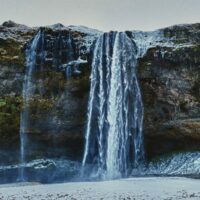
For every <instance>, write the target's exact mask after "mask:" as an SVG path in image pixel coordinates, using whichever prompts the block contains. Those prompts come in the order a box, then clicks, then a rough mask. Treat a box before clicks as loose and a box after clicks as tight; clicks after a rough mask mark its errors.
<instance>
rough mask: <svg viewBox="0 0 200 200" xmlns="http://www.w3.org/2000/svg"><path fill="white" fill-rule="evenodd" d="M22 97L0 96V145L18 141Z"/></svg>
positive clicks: (12, 143) (14, 143)
mask: <svg viewBox="0 0 200 200" xmlns="http://www.w3.org/2000/svg"><path fill="white" fill-rule="evenodd" d="M21 107H22V98H21V97H20V96H17V97H10V96H5V97H0V127H1V128H0V137H1V140H0V143H1V146H9V145H16V144H18V143H19V134H18V133H19V127H20V112H21Z"/></svg>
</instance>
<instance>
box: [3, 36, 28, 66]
mask: <svg viewBox="0 0 200 200" xmlns="http://www.w3.org/2000/svg"><path fill="white" fill-rule="evenodd" d="M24 62H25V53H24V52H23V45H22V44H21V43H20V42H18V41H16V40H13V39H6V40H4V39H0V63H2V64H5V63H6V64H17V65H21V66H23V65H24Z"/></svg>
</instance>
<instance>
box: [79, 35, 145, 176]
mask: <svg viewBox="0 0 200 200" xmlns="http://www.w3.org/2000/svg"><path fill="white" fill-rule="evenodd" d="M137 55H138V53H137V47H136V44H135V43H134V42H133V41H132V40H131V39H130V38H129V37H128V36H127V35H126V33H123V32H110V33H104V34H103V35H102V36H100V37H99V39H98V40H97V42H96V45H95V49H94V55H93V56H94V57H93V63H92V72H91V86H90V95H89V104H88V121H87V128H86V144H85V152H84V157H83V161H82V165H83V167H84V168H85V166H86V165H87V164H92V165H96V166H97V169H96V168H95V172H94V174H92V175H94V176H97V177H100V178H105V179H112V178H120V177H124V176H127V175H128V174H130V173H131V171H132V169H133V168H139V166H140V165H141V164H142V163H143V162H144V145H143V130H142V128H143V104H142V97H141V93H140V88H139V83H138V80H137V75H136V72H137V70H136V65H137Z"/></svg>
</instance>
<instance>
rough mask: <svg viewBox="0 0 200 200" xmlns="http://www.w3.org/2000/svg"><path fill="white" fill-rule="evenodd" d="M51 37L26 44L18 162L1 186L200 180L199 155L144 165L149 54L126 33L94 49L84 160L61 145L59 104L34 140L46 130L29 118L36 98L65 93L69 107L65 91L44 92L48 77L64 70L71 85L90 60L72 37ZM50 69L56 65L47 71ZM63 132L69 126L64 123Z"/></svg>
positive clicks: (1, 176) (0, 178)
mask: <svg viewBox="0 0 200 200" xmlns="http://www.w3.org/2000/svg"><path fill="white" fill-rule="evenodd" d="M48 38H49V37H48V35H46V33H45V31H44V30H43V29H40V30H39V31H38V32H37V34H36V35H35V36H34V38H33V39H32V40H31V41H30V43H29V44H28V46H27V51H26V60H27V63H26V66H27V68H26V74H25V78H24V84H23V93H22V94H23V99H24V108H23V109H22V112H21V120H20V153H19V154H20V156H19V163H17V164H10V165H4V166H0V183H11V182H17V181H20V182H26V181H30V182H41V183H55V182H65V181H84V180H88V181H90V180H110V179H117V178H123V177H129V176H146V175H173V176H176V175H179V176H180V175H183V176H186V175H191V176H193V175H194V176H195V175H198V174H200V169H199V164H200V159H199V158H200V156H199V154H200V153H198V152H197V153H193V152H188V153H187V154H181V153H180V154H178V155H175V156H173V157H168V158H165V159H163V160H159V161H157V162H150V163H148V165H147V164H146V165H145V153H144V140H143V130H142V128H143V104H142V97H141V92H140V87H139V83H138V80H137V57H138V55H139V54H141V53H144V52H143V51H144V49H140V48H141V47H140V46H138V43H137V42H136V41H134V40H132V39H130V38H129V36H128V35H127V34H126V33H123V32H120V33H119V32H110V33H104V34H102V35H101V36H99V37H98V38H97V40H96V42H95V45H94V48H93V49H92V52H93V60H92V63H91V66H92V68H91V80H90V93H89V98H88V111H87V116H86V128H85V129H86V130H85V150H84V152H83V153H82V154H83V155H82V157H80V156H77V155H76V153H75V152H76V150H75V149H73V148H72V146H73V144H72V145H71V144H67V143H66V144H64V148H62V147H60V146H59V145H58V144H57V141H56V134H57V131H58V130H56V129H55V124H56V125H57V127H58V123H59V120H57V119H55V116H53V114H52V113H54V111H55V110H56V109H57V105H56V104H57V102H56V104H54V105H53V110H52V111H48V113H45V115H47V119H45V120H44V121H43V123H45V124H47V125H48V126H47V127H48V130H46V127H45V128H43V127H42V126H40V128H41V132H40V133H39V134H40V135H39V136H38V137H39V139H37V140H35V138H33V137H32V136H30V134H29V133H30V132H31V131H32V129H33V130H34V128H35V127H37V126H38V123H41V124H42V122H38V121H37V120H36V122H37V123H36V122H35V121H34V120H33V119H32V118H31V115H32V112H33V110H32V108H31V106H30V105H31V104H32V102H34V100H35V98H38V96H40V97H44V98H55V97H56V96H57V95H60V96H62V95H63V98H62V99H63V101H64V102H65V101H67V97H68V96H67V95H68V94H67V88H66V87H64V88H63V90H62V91H61V92H60V93H58V91H57V90H55V91H53V92H52V91H51V92H49V91H48V88H46V87H45V80H46V78H47V77H48V75H49V71H52V70H53V71H62V72H63V76H65V79H66V81H70V79H71V78H73V76H77V74H79V70H80V71H81V69H79V67H80V66H79V64H80V63H85V62H86V61H85V60H83V59H82V58H80V55H79V53H77V52H76V51H77V50H76V48H75V46H74V43H73V38H72V37H71V35H70V32H67V33H58V34H57V35H55V36H54V39H53V40H48ZM139 44H140V43H139ZM52 46H54V50H53V51H52V52H51V54H52V55H53V59H52V60H50V59H49V58H48V57H49V55H48V51H49V49H52ZM140 51H142V52H140ZM50 62H51V64H49V63H50ZM47 63H48V66H50V67H49V68H48V69H47V68H46V65H47ZM38 76H39V79H38ZM40 76H41V77H40ZM36 77H37V81H36ZM62 105H63V103H62ZM64 105H65V104H64ZM67 106H68V104H67V103H66V105H65V107H64V108H62V110H63V112H64V114H67V113H66V112H67V111H66V108H67ZM37 112H39V111H38V110H37ZM37 112H36V113H37ZM39 114H41V113H40V112H39ZM42 114H44V113H42ZM64 116H65V115H64ZM39 125H40V124H39ZM59 128H60V129H64V128H65V127H62V125H60V127H59ZM46 131H48V132H50V133H51V143H50V144H49V143H46V145H45V146H44V144H43V145H41V144H40V140H41V139H42V138H43V132H44V133H45V132H46ZM82 131H83V132H84V130H82ZM70 145H71V146H70ZM37 151H38V152H40V155H39V157H37V156H35V152H37ZM33 152H34V154H33ZM41 152H42V153H41ZM72 155H73V156H72Z"/></svg>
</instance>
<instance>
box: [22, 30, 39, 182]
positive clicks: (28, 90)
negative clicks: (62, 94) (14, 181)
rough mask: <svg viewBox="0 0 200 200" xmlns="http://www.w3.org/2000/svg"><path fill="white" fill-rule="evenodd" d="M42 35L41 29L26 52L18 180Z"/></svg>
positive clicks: (23, 178)
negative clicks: (38, 48)
mask: <svg viewBox="0 0 200 200" xmlns="http://www.w3.org/2000/svg"><path fill="white" fill-rule="evenodd" d="M41 36H42V33H41V31H39V32H38V33H37V35H36V36H35V37H34V39H33V41H32V43H31V46H30V48H29V49H28V50H27V52H26V72H25V77H24V83H23V90H22V97H23V101H24V105H23V109H22V112H21V116H20V162H21V168H20V172H19V180H20V181H24V180H25V176H24V163H25V156H26V155H25V147H26V140H27V137H26V132H27V129H28V126H29V101H30V99H31V97H32V95H33V93H34V85H33V73H34V70H35V64H36V55H37V52H36V51H37V47H38V43H39V40H40V38H42V37H41Z"/></svg>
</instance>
